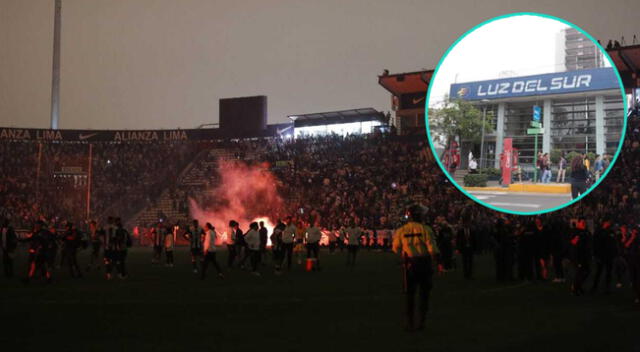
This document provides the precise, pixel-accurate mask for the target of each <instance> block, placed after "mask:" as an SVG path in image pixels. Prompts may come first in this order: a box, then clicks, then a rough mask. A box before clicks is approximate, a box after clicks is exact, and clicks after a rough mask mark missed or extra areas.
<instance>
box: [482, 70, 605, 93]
mask: <svg viewBox="0 0 640 352" xmlns="http://www.w3.org/2000/svg"><path fill="white" fill-rule="evenodd" d="M591 78H592V77H591V75H590V74H584V75H572V76H571V75H570V76H563V77H554V78H552V79H551V81H549V85H548V86H547V85H545V83H543V82H542V80H541V79H530V80H520V81H513V82H499V83H484V84H479V85H478V90H477V95H478V96H479V97H485V96H496V95H504V94H519V93H536V92H546V91H554V90H560V89H578V88H589V87H591Z"/></svg>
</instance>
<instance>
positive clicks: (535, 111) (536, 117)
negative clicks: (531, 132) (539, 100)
mask: <svg viewBox="0 0 640 352" xmlns="http://www.w3.org/2000/svg"><path fill="white" fill-rule="evenodd" d="M540 112H541V110H540V106H538V105H534V106H533V121H537V122H540Z"/></svg>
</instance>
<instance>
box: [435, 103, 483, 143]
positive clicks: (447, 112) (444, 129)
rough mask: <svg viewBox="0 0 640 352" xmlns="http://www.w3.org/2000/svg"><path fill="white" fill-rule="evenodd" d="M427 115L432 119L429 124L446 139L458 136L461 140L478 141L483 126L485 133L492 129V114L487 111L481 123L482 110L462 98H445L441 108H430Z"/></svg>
mask: <svg viewBox="0 0 640 352" xmlns="http://www.w3.org/2000/svg"><path fill="white" fill-rule="evenodd" d="M429 116H433V119H430V121H429V126H433V127H434V129H435V130H436V131H438V132H439V133H442V134H444V135H445V136H447V137H448V139H451V137H460V139H461V140H469V141H472V142H478V141H480V138H481V135H482V129H483V127H484V131H485V134H486V133H491V132H492V131H493V124H492V121H493V119H494V116H493V114H492V113H491V112H487V115H486V118H485V121H484V124H483V121H482V119H483V112H482V111H481V110H479V109H477V108H476V107H475V106H474V105H473V104H471V103H470V102H468V101H465V100H462V99H456V100H453V101H448V100H447V102H446V103H445V105H444V106H443V107H442V108H439V109H432V110H431V112H430V113H429Z"/></svg>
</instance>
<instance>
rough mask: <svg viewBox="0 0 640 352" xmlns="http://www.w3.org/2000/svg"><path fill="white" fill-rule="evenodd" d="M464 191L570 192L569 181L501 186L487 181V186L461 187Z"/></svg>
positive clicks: (495, 182) (496, 182)
mask: <svg viewBox="0 0 640 352" xmlns="http://www.w3.org/2000/svg"><path fill="white" fill-rule="evenodd" d="M463 188H464V189H465V190H466V191H491V192H505V193H506V192H509V193H511V192H525V193H571V184H570V183H554V182H552V183H532V182H522V183H512V184H510V185H509V187H507V186H504V185H503V186H501V185H500V184H498V181H488V182H487V187H463Z"/></svg>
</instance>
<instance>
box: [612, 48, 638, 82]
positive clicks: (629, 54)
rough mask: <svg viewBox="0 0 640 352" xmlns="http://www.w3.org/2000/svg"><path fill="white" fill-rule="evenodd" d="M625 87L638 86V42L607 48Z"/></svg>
mask: <svg viewBox="0 0 640 352" xmlns="http://www.w3.org/2000/svg"><path fill="white" fill-rule="evenodd" d="M607 53H608V54H609V56H611V59H612V60H613V63H614V64H615V65H616V67H617V68H618V71H619V72H620V77H622V83H623V84H624V87H625V89H627V90H629V89H631V88H638V87H640V44H638V45H631V46H624V47H620V48H613V49H608V50H607Z"/></svg>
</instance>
